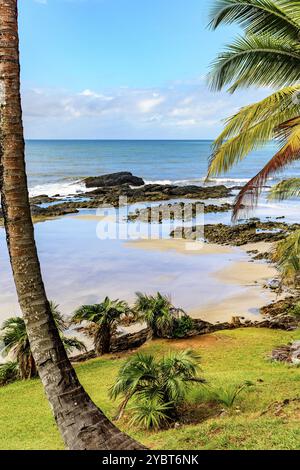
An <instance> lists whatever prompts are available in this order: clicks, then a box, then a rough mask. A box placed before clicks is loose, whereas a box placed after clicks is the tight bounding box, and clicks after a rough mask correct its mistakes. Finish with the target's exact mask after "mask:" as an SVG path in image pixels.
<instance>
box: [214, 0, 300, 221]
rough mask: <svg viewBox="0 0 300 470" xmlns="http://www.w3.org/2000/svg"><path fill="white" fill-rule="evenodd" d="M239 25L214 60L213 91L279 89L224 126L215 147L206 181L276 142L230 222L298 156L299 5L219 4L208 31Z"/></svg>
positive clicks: (284, 1)
mask: <svg viewBox="0 0 300 470" xmlns="http://www.w3.org/2000/svg"><path fill="white" fill-rule="evenodd" d="M233 22H235V23H238V24H239V25H241V26H242V27H243V28H244V30H245V35H244V36H242V37H238V38H237V39H236V40H235V41H234V42H233V43H232V44H230V45H229V46H228V47H227V50H226V51H225V52H224V53H222V54H220V55H219V57H218V58H217V60H216V61H215V63H214V65H213V69H212V73H211V74H210V81H211V85H212V88H213V89H215V90H221V89H222V88H223V87H225V86H226V85H229V86H230V88H229V91H230V92H234V91H235V90H237V89H240V88H242V87H248V86H251V85H258V86H265V87H270V88H280V87H284V88H282V89H279V91H275V92H274V93H273V94H271V95H270V96H269V97H267V98H265V99H264V100H262V101H260V102H258V103H255V104H252V105H249V106H246V107H244V108H242V109H241V110H240V111H239V112H237V113H236V114H235V115H234V116H232V117H230V118H229V119H228V120H227V121H226V126H225V129H224V130H223V132H222V133H221V135H220V136H219V137H218V138H217V139H216V141H215V143H214V152H213V155H212V157H211V161H210V166H209V172H208V176H209V177H210V176H214V175H218V174H220V173H222V172H224V171H225V172H226V171H228V170H229V169H230V168H231V167H232V166H233V165H234V164H236V163H238V162H239V161H241V160H242V159H243V158H245V156H246V155H248V153H249V152H250V151H251V150H253V149H256V148H258V147H261V146H262V145H264V144H266V143H267V142H269V141H270V140H273V139H274V138H275V139H277V140H278V142H279V143H280V148H279V150H278V152H276V154H275V155H274V156H273V158H272V159H271V160H270V161H269V162H268V163H267V164H266V165H265V167H264V168H263V169H262V170H261V171H260V172H259V173H258V174H257V175H256V176H254V177H253V178H252V179H251V180H250V181H249V182H248V183H247V184H246V185H245V187H244V188H243V189H242V190H241V191H240V193H239V195H238V196H237V199H236V202H235V208H234V214H233V215H234V218H236V217H237V215H238V213H239V211H240V209H241V207H242V206H245V205H246V208H247V207H248V208H249V207H252V206H253V204H255V203H256V201H257V198H258V196H259V194H260V192H261V189H262V187H263V185H264V183H265V181H266V179H267V178H268V177H269V176H270V175H271V174H273V173H274V172H277V171H279V170H280V169H282V168H283V167H284V166H285V165H287V164H289V163H291V162H293V161H294V160H296V159H298V158H299V156H300V100H299V97H300V85H299V83H298V81H299V78H300V3H299V2H291V1H288V0H274V1H272V0H217V1H216V2H215V6H214V8H213V10H212V21H211V27H212V28H214V29H215V28H217V27H218V26H219V25H220V24H224V23H233Z"/></svg>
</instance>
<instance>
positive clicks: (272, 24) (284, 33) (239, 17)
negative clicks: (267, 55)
mask: <svg viewBox="0 0 300 470" xmlns="http://www.w3.org/2000/svg"><path fill="white" fill-rule="evenodd" d="M211 18H212V19H211V23H210V26H211V27H212V28H213V29H216V28H217V27H218V26H219V25H220V24H224V23H225V24H231V23H238V24H239V25H240V26H242V28H244V29H245V30H246V32H247V33H248V34H270V35H274V36H276V37H282V38H290V39H293V40H298V39H299V33H300V5H299V2H295V1H288V0H277V1H271V0H218V1H216V2H215V4H214V7H213V8H212V10H211Z"/></svg>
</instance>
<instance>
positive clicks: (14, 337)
mask: <svg viewBox="0 0 300 470" xmlns="http://www.w3.org/2000/svg"><path fill="white" fill-rule="evenodd" d="M50 308H51V312H52V315H53V318H54V321H55V324H56V326H57V329H58V331H59V333H60V337H61V340H62V342H63V345H64V347H65V350H66V351H67V352H72V351H74V350H75V349H77V350H78V351H84V350H86V347H85V345H84V344H83V343H82V342H81V341H80V340H78V339H77V338H72V337H67V336H64V332H65V330H66V328H67V325H66V323H65V322H64V320H63V317H62V315H61V313H60V312H59V310H58V305H56V304H54V303H53V302H50ZM0 331H1V333H0V341H3V343H4V349H3V350H2V353H4V354H5V355H7V354H9V353H10V354H12V356H13V358H14V359H16V361H17V363H18V369H19V375H20V378H21V379H31V378H33V377H37V375H38V373H37V369H36V365H35V361H34V358H33V355H32V352H31V348H30V343H29V339H28V334H27V331H26V326H25V322H24V320H23V318H21V317H12V318H8V319H7V320H6V321H5V322H4V323H3V325H2V328H1V330H0Z"/></svg>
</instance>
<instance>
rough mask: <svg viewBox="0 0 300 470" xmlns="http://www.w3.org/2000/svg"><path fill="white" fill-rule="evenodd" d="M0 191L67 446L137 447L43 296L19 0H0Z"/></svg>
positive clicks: (17, 276)
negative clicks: (75, 362)
mask: <svg viewBox="0 0 300 470" xmlns="http://www.w3.org/2000/svg"><path fill="white" fill-rule="evenodd" d="M0 38H1V39H0V191H1V204H2V211H3V217H4V224H5V230H6V237H7V245H8V249H9V254H10V261H11V265H12V270H13V275H14V281H15V285H16V290H17V294H18V299H19V303H20V306H21V310H22V313H23V317H24V320H25V324H26V329H27V333H28V338H29V342H30V347H31V351H32V355H33V357H34V361H35V364H36V367H37V369H38V373H39V376H40V378H41V381H42V383H43V386H44V389H45V392H46V395H47V398H48V400H49V402H50V404H51V408H52V410H53V413H54V416H55V419H56V422H57V425H58V427H59V430H60V432H61V434H62V437H63V440H64V442H65V445H66V447H67V448H69V449H79V450H80V449H81V450H83V449H135V448H139V445H138V444H137V443H136V442H135V441H133V440H132V439H131V438H129V437H128V436H126V435H124V434H123V433H121V432H120V431H119V430H118V429H117V428H116V427H115V426H114V425H113V424H112V423H111V422H110V421H109V420H108V419H107V418H106V417H105V416H104V414H103V413H102V412H101V410H99V408H97V406H96V405H95V404H94V403H93V402H92V400H91V398H90V397H89V396H88V394H87V393H86V392H85V390H84V389H83V387H82V386H81V384H80V383H79V381H78V378H77V375H76V373H75V370H74V369H73V367H72V365H71V363H70V361H69V359H68V357H67V354H66V351H65V349H64V346H63V343H62V341H61V338H60V335H59V331H58V329H57V327H56V325H55V321H54V319H53V316H52V314H51V309H50V305H49V302H48V300H47V296H46V292H45V288H44V284H43V280H42V276H41V270H40V264H39V259H38V255H37V250H36V245H35V239H34V229H33V224H32V220H31V215H30V206H29V198H28V187H27V178H26V170H25V159H24V137H23V126H22V108H21V99H20V65H19V38H18V12H17V0H0Z"/></svg>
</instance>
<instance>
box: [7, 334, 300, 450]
mask: <svg viewBox="0 0 300 470" xmlns="http://www.w3.org/2000/svg"><path fill="white" fill-rule="evenodd" d="M294 339H300V331H297V332H283V331H272V330H264V329H262V330H260V329H252V328H251V329H241V330H234V331H224V332H219V333H217V334H214V335H208V336H205V337H199V338H196V339H195V338H193V339H191V340H187V341H183V340H178V341H177V340H174V341H167V340H157V341H153V342H150V343H148V344H147V345H145V346H144V347H143V351H144V352H149V353H153V354H155V355H162V354H164V353H166V352H168V351H169V350H170V349H178V348H188V347H192V348H193V349H196V350H198V351H199V353H200V355H201V357H202V361H201V362H202V369H203V376H204V377H205V378H206V379H207V380H208V382H209V385H210V386H212V387H229V386H231V385H232V386H234V385H238V384H240V383H242V382H243V381H245V380H250V381H252V382H253V383H254V384H255V386H254V387H251V389H250V390H248V391H247V392H246V393H244V394H242V395H241V396H240V397H239V398H238V400H237V402H236V404H235V406H234V407H233V408H232V409H230V410H226V412H225V413H223V415H221V416H220V415H216V408H215V407H213V406H212V404H211V403H209V401H208V397H207V396H206V393H204V392H203V391H200V390H199V389H198V391H197V389H194V390H193V391H192V392H191V396H190V400H191V402H193V403H194V405H193V406H194V407H195V410H193V413H192V414H193V424H189V425H180V427H179V428H176V429H169V430H165V431H160V432H146V431H144V430H133V429H130V427H129V426H128V418H126V417H125V418H124V420H123V421H122V422H121V423H120V427H121V428H122V429H123V430H125V431H126V432H128V433H129V434H131V435H133V436H134V437H135V438H136V439H138V440H140V441H141V442H143V443H144V444H146V445H147V446H149V447H151V448H153V449H300V368H297V367H293V366H287V365H285V364H279V363H272V362H270V361H269V360H268V354H269V353H270V351H271V350H272V348H273V347H275V346H278V345H280V344H286V343H288V342H289V341H292V340H294ZM126 357H127V355H126V354H124V355H118V356H117V357H116V356H112V357H109V356H107V357H105V358H102V359H95V360H92V361H89V362H87V363H84V364H81V365H78V366H77V367H76V370H77V372H78V375H79V378H80V380H81V382H82V384H83V385H84V387H85V388H86V390H87V391H88V393H89V394H90V395H91V397H92V398H93V400H95V402H96V403H97V404H98V405H99V406H100V407H101V408H102V409H103V410H104V411H105V413H106V414H107V415H108V416H109V417H110V418H111V417H112V416H113V415H114V413H115V411H116V407H117V405H116V403H114V402H112V401H111V400H110V399H109V398H108V394H107V390H108V388H109V387H110V385H111V384H112V383H113V381H114V378H115V376H116V374H117V371H118V369H119V367H120V365H121V364H122V362H123V361H124V359H125V358H126ZM295 398H299V401H297V400H294V401H293V402H291V403H290V404H288V405H286V406H277V405H276V403H275V402H282V401H283V400H285V399H295ZM201 400H202V401H204V404H203V403H202V404H201ZM274 403H275V404H274ZM237 406H239V409H236V407H237ZM197 417H198V418H197ZM197 419H198V422H196V421H197ZM0 449H63V444H62V441H61V439H60V436H59V433H58V431H57V429H56V426H55V422H54V420H53V418H52V415H51V412H50V409H49V406H48V403H47V401H46V399H45V398H44V395H43V390H42V387H41V384H40V382H39V380H32V381H29V382H17V383H14V384H12V385H8V386H6V387H2V388H0Z"/></svg>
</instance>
